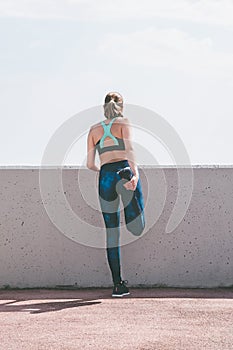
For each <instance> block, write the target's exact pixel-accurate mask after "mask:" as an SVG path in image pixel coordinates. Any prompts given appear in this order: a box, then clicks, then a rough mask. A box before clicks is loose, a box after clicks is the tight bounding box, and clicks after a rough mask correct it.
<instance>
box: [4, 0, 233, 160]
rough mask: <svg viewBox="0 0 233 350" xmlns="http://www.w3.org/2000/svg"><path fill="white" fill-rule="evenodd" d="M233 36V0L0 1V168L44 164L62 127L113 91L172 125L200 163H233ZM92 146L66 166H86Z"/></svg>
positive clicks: (77, 151)
mask: <svg viewBox="0 0 233 350" xmlns="http://www.w3.org/2000/svg"><path fill="white" fill-rule="evenodd" d="M55 4H56V6H55ZM123 4H124V5H123ZM232 32H233V1H232V0H221V1H220V0H211V1H210V0H202V1H198V0H197V1H192V0H173V1H171V0H161V1H152V0H146V1H143V2H141V1H140V2H139V1H134V2H133V1H132V0H128V1H127V0H126V1H125V2H124V3H123V2H122V1H118V2H116V3H115V2H111V1H110V2H109V1H108V2H107V1H106V0H101V1H99V2H98V1H92V0H87V1H84V0H83V1H81V0H59V1H56V2H55V1H53V0H47V1H45V0H41V1H36V0H34V1H25V0H24V1H21V2H20V6H19V2H17V1H16V0H10V1H9V0H8V1H5V0H4V1H0V60H1V64H0V73H1V80H0V91H1V100H0V108H1V150H2V152H1V156H0V165H39V164H40V163H41V158H42V155H43V152H44V149H45V147H46V145H47V143H48V142H49V139H50V137H51V136H52V135H53V134H54V132H55V131H56V129H57V128H58V127H59V126H60V125H61V124H62V123H64V122H65V121H66V120H67V119H68V118H70V117H71V116H73V115H75V114H76V113H79V112H80V111H82V110H85V109H87V108H91V107H94V106H96V105H101V104H103V99H104V96H105V94H106V93H107V92H108V91H114V90H115V91H119V92H120V93H121V94H122V95H123V97H124V101H125V103H129V104H136V105H140V106H144V107H146V108H149V109H152V110H154V111H155V112H156V113H158V114H160V115H161V116H162V117H163V118H165V119H166V120H167V121H168V122H169V123H170V124H171V125H172V126H173V128H174V129H175V130H176V132H177V133H178V134H179V136H180V137H181V139H182V140H183V142H184V144H185V147H186V149H187V151H188V154H189V157H190V160H191V163H192V164H232V163H233V157H232V152H231V150H232V149H233V137H232V126H233V122H232V116H233V99H232V95H233V94H232V90H233V41H232ZM103 119H104V116H103V115H100V117H99V120H103ZM97 121H98V120H97ZM78 135H79V131H78V130H77V136H78ZM135 137H136V139H135V141H136V142H139V143H140V142H142V140H141V139H142V138H141V137H140V134H138V133H135ZM148 140H149V142H151V144H150V145H149V147H150V151H152V152H153V154H154V155H155V158H156V159H157V161H158V163H159V164H172V159H171V158H170V156H169V155H168V154H167V152H166V150H165V149H164V148H163V146H162V145H161V144H160V143H159V142H158V141H155V140H153V139H152V138H151V139H150V138H149V137H148ZM148 140H147V141H148ZM85 141H86V140H85V138H83V139H82V140H80V142H78V143H76V144H75V145H74V147H73V149H72V150H71V152H70V154H69V156H68V158H67V159H66V161H65V164H72V165H79V164H83V163H84V162H85V159H84V154H85V152H86V143H85Z"/></svg>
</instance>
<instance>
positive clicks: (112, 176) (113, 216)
mask: <svg viewBox="0 0 233 350" xmlns="http://www.w3.org/2000/svg"><path fill="white" fill-rule="evenodd" d="M126 166H130V165H129V163H128V160H120V161H117V162H112V163H106V164H103V165H102V166H101V168H100V172H99V188H98V192H99V202H100V207H101V210H102V214H103V218H104V222H105V227H106V234H107V236H106V242H107V248H106V249H107V258H108V263H109V267H110V270H111V273H112V279H113V283H119V282H120V281H121V267H120V248H119V238H120V227H119V224H120V210H119V205H120V198H119V194H120V195H121V199H122V202H123V207H124V215H125V223H126V227H127V229H128V230H129V231H130V232H131V233H132V234H134V235H136V236H139V235H141V234H142V232H143V230H144V228H145V216H144V199H143V194H142V187H141V181H140V177H139V179H138V182H137V187H136V189H135V191H132V190H127V189H126V188H125V187H124V186H123V184H124V183H126V182H127V180H125V179H121V177H120V175H119V174H117V171H118V170H120V169H122V168H124V167H126ZM135 201H137V205H135ZM138 208H139V209H140V210H138Z"/></svg>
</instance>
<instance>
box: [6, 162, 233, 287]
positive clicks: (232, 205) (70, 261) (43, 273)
mask: <svg viewBox="0 0 233 350" xmlns="http://www.w3.org/2000/svg"><path fill="white" fill-rule="evenodd" d="M180 170H181V171H182V173H183V175H184V177H185V176H186V175H187V177H188V176H190V174H189V171H188V169H187V168H185V167H183V168H182V169H180ZM42 171H50V172H53V171H54V169H50V170H42ZM139 172H140V175H141V181H142V186H143V191H144V196H145V201H147V198H148V186H147V185H148V179H150V181H149V182H150V188H149V191H152V189H153V191H154V192H153V193H154V194H153V196H154V200H155V206H154V207H152V206H147V207H146V209H145V217H146V219H147V218H148V221H151V220H149V219H154V218H155V217H156V216H157V215H158V210H157V207H156V205H157V204H156V203H159V202H160V201H161V193H164V187H165V186H166V189H167V193H166V198H165V205H164V208H163V210H162V212H161V215H158V218H157V219H158V220H157V221H156V220H154V221H155V224H154V225H153V226H152V227H151V228H150V229H149V230H148V231H147V232H146V233H145V234H144V235H142V236H141V237H140V238H137V239H135V240H134V241H132V242H130V243H128V244H125V245H123V246H122V247H121V266H122V278H123V279H127V280H128V281H129V284H128V285H129V286H141V285H145V286H152V285H153V286H154V285H166V286H173V287H217V286H231V285H233V258H232V256H233V254H232V253H233V215H232V214H233V168H232V167H227V166H223V167H221V166H220V167H216V166H212V167H210V166H206V167H205V166H204V167H202V166H194V167H193V175H194V183H193V185H194V187H193V193H192V198H191V202H190V205H189V207H188V210H187V212H186V214H185V216H184V217H183V219H182V221H181V222H180V224H179V225H178V226H177V228H176V229H175V230H174V232H172V233H170V234H166V233H165V227H166V224H167V221H168V219H169V216H170V215H171V211H172V207H173V206H174V202H175V199H176V196H177V186H178V185H177V169H176V168H175V167H162V168H159V167H149V166H148V167H146V166H143V167H140V166H139ZM80 174H81V178H82V183H83V181H84V182H85V181H86V190H85V191H86V192H85V193H86V194H87V195H88V196H92V197H93V201H94V202H95V203H97V204H98V201H97V187H96V183H97V182H96V181H97V174H98V173H95V172H94V171H90V170H88V169H84V168H82V167H64V168H63V170H62V178H63V186H64V192H65V195H66V198H67V200H68V201H69V203H70V204H71V207H72V209H73V210H74V212H76V213H77V214H78V215H79V216H81V217H82V220H84V221H86V222H88V223H89V225H90V227H95V226H96V227H98V228H99V229H101V230H102V232H103V237H104V223H103V218H102V216H101V212H100V211H99V210H96V209H93V208H92V207H91V206H90V205H89V204H88V203H86V202H85V201H83V194H82V193H81V192H80V189H79V186H78V185H77V183H78V177H79V175H80ZM50 175H51V173H50ZM164 179H165V181H164ZM0 185H1V189H0V199H1V203H0V204H1V206H0V288H4V287H6V286H10V287H53V286H56V285H77V286H80V287H90V286H105V287H109V286H112V279H111V274H110V270H109V267H108V264H107V257H106V251H105V248H98V247H93V246H87V245H84V244H81V243H78V242H77V241H74V240H72V239H71V238H70V237H67V236H66V235H64V234H63V233H62V232H60V230H59V229H58V228H57V227H56V226H55V225H54V224H53V223H52V221H51V220H50V218H49V216H48V214H47V212H46V210H45V207H44V205H43V201H42V198H41V194H40V187H39V167H1V169H0ZM153 185H154V186H153ZM152 187H153V188H152ZM49 195H51V194H49V193H48V196H49ZM121 209H122V207H121ZM64 217H65V214H64ZM152 221H153V220H152ZM121 223H124V217H123V212H122V211H121ZM121 234H122V235H123V234H128V235H129V236H130V233H127V230H125V229H122V232H121Z"/></svg>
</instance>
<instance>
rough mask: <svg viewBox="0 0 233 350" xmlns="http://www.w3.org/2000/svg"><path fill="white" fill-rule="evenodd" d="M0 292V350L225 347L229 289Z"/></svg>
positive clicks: (231, 320)
mask: <svg viewBox="0 0 233 350" xmlns="http://www.w3.org/2000/svg"><path fill="white" fill-rule="evenodd" d="M111 291H112V290H111V289H108V288H106V289H104V288H103V289H82V290H49V289H47V290H45V289H35V290H33V289H31V290H0V311H1V315H0V349H1V350H8V349H17V350H21V349H24V350H28V349H33V350H37V349H41V350H43V349H46V350H47V349H55V350H61V349H62V350H71V349H72V350H74V349H75V350H76V349H78V350H79V349H81V350H85V349H91V350H92V349H93V350H94V349H95V350H99V349H100V350H126V349H127V350H131V349H132V350H151V349H153V350H154V349H156V350H168V349H169V350H175V349H178V350H183V349H185V350H193V349H195V350H200V349H201V350H202V349H203V350H208V349H209V350H215V349H216V350H228V349H231V350H232V349H233V289H179V288H153V289H152V288H148V289H136V288H130V292H131V294H130V295H128V296H125V297H123V298H112V297H111Z"/></svg>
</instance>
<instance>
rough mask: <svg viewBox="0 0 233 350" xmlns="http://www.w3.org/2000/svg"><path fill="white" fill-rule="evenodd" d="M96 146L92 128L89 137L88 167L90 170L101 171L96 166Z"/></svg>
mask: <svg viewBox="0 0 233 350" xmlns="http://www.w3.org/2000/svg"><path fill="white" fill-rule="evenodd" d="M95 152H96V148H95V144H94V140H93V136H92V128H90V130H89V133H88V136H87V163H86V166H87V168H88V169H90V170H94V171H99V170H100V169H99V168H98V167H97V166H96V165H95Z"/></svg>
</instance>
